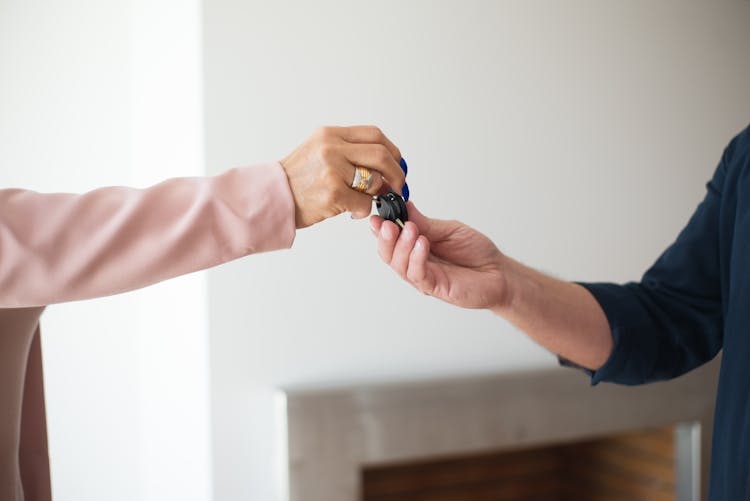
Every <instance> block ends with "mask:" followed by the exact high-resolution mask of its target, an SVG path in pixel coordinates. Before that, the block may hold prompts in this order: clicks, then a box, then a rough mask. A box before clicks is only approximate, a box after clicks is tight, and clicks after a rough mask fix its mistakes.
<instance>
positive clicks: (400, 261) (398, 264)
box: [391, 222, 419, 278]
mask: <svg viewBox="0 0 750 501" xmlns="http://www.w3.org/2000/svg"><path fill="white" fill-rule="evenodd" d="M417 237H419V230H418V229H417V226H416V225H415V224H414V223H412V222H407V223H406V224H405V225H404V229H403V230H401V235H399V237H398V240H397V241H396V245H395V247H394V248H393V256H392V257H391V268H393V270H394V271H395V272H396V273H398V274H399V275H400V276H401V277H402V278H406V269H407V267H408V265H409V256H410V255H411V251H412V250H413V249H414V244H415V243H416V242H417Z"/></svg>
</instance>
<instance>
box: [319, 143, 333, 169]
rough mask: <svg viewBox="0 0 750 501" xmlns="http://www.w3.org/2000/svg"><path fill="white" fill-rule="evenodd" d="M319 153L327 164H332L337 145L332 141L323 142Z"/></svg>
mask: <svg viewBox="0 0 750 501" xmlns="http://www.w3.org/2000/svg"><path fill="white" fill-rule="evenodd" d="M318 155H320V158H321V160H323V161H324V162H325V163H326V164H330V163H331V162H333V159H334V158H335V157H336V147H335V146H334V145H332V144H330V143H323V144H321V145H320V147H319V148H318Z"/></svg>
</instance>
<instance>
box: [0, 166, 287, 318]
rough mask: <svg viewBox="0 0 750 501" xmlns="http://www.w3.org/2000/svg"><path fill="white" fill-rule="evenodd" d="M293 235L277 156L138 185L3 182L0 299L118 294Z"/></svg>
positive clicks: (28, 302) (27, 301)
mask: <svg viewBox="0 0 750 501" xmlns="http://www.w3.org/2000/svg"><path fill="white" fill-rule="evenodd" d="M294 235H295V222H294V202H293V199H292V196H291V192H290V190H289V185H288V183H287V180H286V175H285V173H284V171H283V169H282V168H281V166H280V165H278V164H273V165H264V166H258V167H244V168H237V169H233V170H230V171H228V172H226V173H224V174H222V175H220V176H216V177H204V178H178V179H170V180H168V181H164V182H163V183H161V184H158V185H156V186H153V187H151V188H148V189H143V190H139V189H133V188H123V187H113V188H102V189H99V190H95V191H92V192H90V193H86V194H84V195H71V194H39V193H35V192H32V191H25V190H13V189H10V190H0V308H16V307H27V306H42V305H48V304H52V303H60V302H64V301H73V300H77V299H86V298H92V297H97V296H106V295H110V294H117V293H120V292H124V291H128V290H132V289H137V288H139V287H144V286H146V285H150V284H153V283H155V282H159V281H162V280H165V279H167V278H172V277H175V276H178V275H182V274H184V273H189V272H191V271H196V270H201V269H204V268H208V267H211V266H215V265H217V264H220V263H223V262H226V261H229V260H231V259H236V258H238V257H242V256H245V255H247V254H252V253H254V252H264V251H270V250H275V249H282V248H287V247H289V246H291V244H292V241H293V240H294Z"/></svg>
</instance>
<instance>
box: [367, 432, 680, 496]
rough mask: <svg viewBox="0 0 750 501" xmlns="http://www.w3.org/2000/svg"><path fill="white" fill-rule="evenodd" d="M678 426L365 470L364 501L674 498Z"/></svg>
mask: <svg viewBox="0 0 750 501" xmlns="http://www.w3.org/2000/svg"><path fill="white" fill-rule="evenodd" d="M675 434H676V427H674V426H667V427H662V428H655V429H647V430H642V431H634V432H628V433H622V434H615V435H608V436H605V437H601V438H596V439H590V440H585V441H580V442H575V443H567V444H562V445H551V446H545V447H535V448H526V449H519V450H511V451H507V450H506V451H499V452H494V453H485V454H481V455H472V456H461V457H452V458H445V459H439V460H427V461H419V462H410V463H400V464H388V465H372V466H366V467H364V468H363V469H362V471H361V486H362V492H361V499H362V501H406V500H409V501H467V500H471V501H522V500H523V501H533V500H544V501H568V500H576V501H599V500H607V501H620V500H622V501H667V500H669V501H673V500H674V499H676V497H677V490H678V489H677V485H676V483H677V482H676V476H677V475H676V472H677V468H678V465H677V461H676V450H678V449H679V448H678V441H677V440H676V439H675V436H676V435H675Z"/></svg>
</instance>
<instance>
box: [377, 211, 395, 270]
mask: <svg viewBox="0 0 750 501" xmlns="http://www.w3.org/2000/svg"><path fill="white" fill-rule="evenodd" d="M397 240H398V227H397V226H396V225H395V224H394V223H392V222H390V221H383V224H382V225H381V227H380V233H379V234H378V256H380V259H382V260H383V262H384V263H385V264H387V265H390V264H391V259H392V258H393V249H394V247H395V246H396V241H397Z"/></svg>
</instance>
